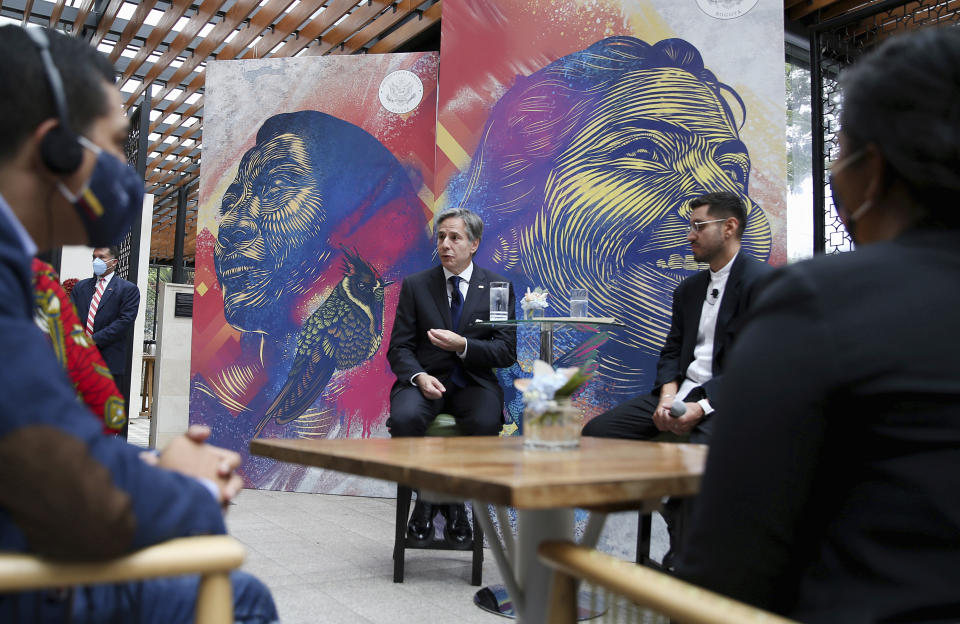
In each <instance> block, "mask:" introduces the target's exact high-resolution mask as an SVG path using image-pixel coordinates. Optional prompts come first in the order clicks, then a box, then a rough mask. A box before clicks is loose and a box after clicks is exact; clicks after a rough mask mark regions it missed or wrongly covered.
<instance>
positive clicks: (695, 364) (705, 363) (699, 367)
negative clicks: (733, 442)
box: [677, 254, 739, 414]
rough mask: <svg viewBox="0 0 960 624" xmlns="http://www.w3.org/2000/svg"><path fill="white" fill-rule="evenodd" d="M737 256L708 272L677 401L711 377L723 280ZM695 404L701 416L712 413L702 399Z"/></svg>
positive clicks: (725, 282)
mask: <svg viewBox="0 0 960 624" xmlns="http://www.w3.org/2000/svg"><path fill="white" fill-rule="evenodd" d="M737 255H739V254H737ZM737 255H734V256H733V258H731V259H730V261H729V262H727V263H726V264H725V265H723V266H722V267H720V269H719V270H717V271H713V270H711V271H710V283H709V284H708V285H707V296H706V298H705V299H704V300H703V307H702V308H701V309H700V324H699V325H698V327H697V342H696V345H695V346H694V348H693V361H692V362H690V366H688V367H687V370H686V376H685V378H684V380H683V383H682V384H681V385H680V389H679V390H677V396H678V397H679V398H681V399H682V398H683V397H685V396H687V394H689V392H690V391H691V390H693V389H694V388H696V387H697V386H702V385H703V384H705V383H707V382H708V381H710V379H712V378H713V339H714V336H715V335H716V333H717V316H718V314H719V313H720V305H721V304H722V302H723V294H724V291H725V289H726V286H727V279H728V278H729V277H730V268H731V267H732V266H733V263H734V261H736V259H737ZM714 293H716V295H714ZM698 403H699V404H700V407H702V408H703V411H704V413H706V414H709V413H711V412H713V407H712V406H711V405H710V402H709V401H707V400H706V399H701V400H700V401H698Z"/></svg>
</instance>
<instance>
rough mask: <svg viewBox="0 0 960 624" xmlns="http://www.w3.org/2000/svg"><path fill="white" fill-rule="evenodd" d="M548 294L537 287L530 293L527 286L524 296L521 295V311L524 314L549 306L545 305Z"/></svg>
mask: <svg viewBox="0 0 960 624" xmlns="http://www.w3.org/2000/svg"><path fill="white" fill-rule="evenodd" d="M548 294H549V293H548V292H547V291H545V290H543V289H541V288H539V287H538V288H535V289H534V290H533V291H531V290H530V287H529V286H528V287H527V292H526V294H525V295H523V299H521V300H520V309H522V310H523V312H524V314H526V313H527V312H529V311H530V310H543V309H544V308H546V307H548V306H549V305H550V304H549V303H547V295H548Z"/></svg>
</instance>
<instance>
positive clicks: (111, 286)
mask: <svg viewBox="0 0 960 624" xmlns="http://www.w3.org/2000/svg"><path fill="white" fill-rule="evenodd" d="M116 286H117V277H116V276H114V277H111V278H110V283H109V284H107V287H106V288H104V289H103V294H102V295H100V303H99V305H97V310H99V309H101V308H102V307H103V304H104V303H106V301H107V300H108V299H109V298H110V297H112V296H113V290H114V288H116Z"/></svg>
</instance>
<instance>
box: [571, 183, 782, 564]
mask: <svg viewBox="0 0 960 624" xmlns="http://www.w3.org/2000/svg"><path fill="white" fill-rule="evenodd" d="M690 211H691V212H690V226H689V228H688V230H687V241H688V242H689V243H690V248H691V250H692V252H693V259H694V260H696V261H697V262H706V263H708V264H709V265H710V267H709V269H707V270H704V271H699V272H698V273H695V274H694V275H691V276H690V277H688V278H687V279H685V280H684V281H682V282H681V283H680V285H679V286H677V288H676V290H675V291H674V292H673V312H672V317H671V322H670V333H669V334H667V339H666V342H665V343H664V345H663V349H662V350H661V351H660V360H659V361H658V362H657V378H656V385H655V386H654V388H653V389H652V390H651V391H650V393H649V394H644V395H641V396H638V397H634V398H633V399H630V400H629V401H626V402H625V403H621V404H620V405H618V406H617V407H615V408H613V409H611V410H609V411H607V412H605V413H603V414H600V415H599V416H597V417H595V418H594V419H593V420H591V421H590V422H589V423H587V424H586V426H585V427H584V428H583V435H585V436H596V437H602V438H630V439H635V440H649V439H650V438H653V437H654V436H656V435H657V434H659V433H660V432H661V431H667V432H671V433H674V434H677V435H686V434H689V435H690V441H691V442H696V443H701V444H706V443H707V442H709V439H710V431H711V429H712V427H713V421H714V419H715V418H716V416H714V412H715V410H716V409H720V410H722V409H723V406H722V405H720V406H717V405H715V404H714V401H715V397H716V389H717V387H718V386H719V385H720V383H721V380H722V373H723V362H724V359H725V357H726V355H727V354H728V353H729V351H730V348H731V347H732V346H733V342H734V340H735V339H736V336H737V334H738V333H739V331H740V328H741V325H742V322H743V320H744V317H745V314H746V311H747V309H748V308H749V306H750V303H751V302H752V301H753V300H754V299H755V298H756V295H757V293H758V291H759V288H758V285H759V284H760V283H761V282H762V281H763V279H762V278H763V277H764V276H766V275H768V274H769V273H770V272H771V270H772V267H770V265H768V264H766V263H764V262H761V261H759V260H756V259H754V258H751V257H749V256H747V255H746V254H742V253H740V239H741V236H742V235H743V230H744V228H745V227H746V224H747V213H746V208H745V206H744V205H743V201H742V200H741V199H740V198H739V197H738V196H737V195H735V194H733V193H727V192H720V193H708V194H706V195H702V196H700V197H698V198H696V199H694V200H692V201H691V202H690ZM675 401H682V402H683V407H682V408H681V409H682V410H683V411H684V414H683V415H682V416H680V417H676V418H675V417H673V416H671V415H670V408H671V407H672V406H673V404H674V402H675ZM679 407H680V406H678V408H679ZM688 514H689V506H686V508H683V507H681V505H680V503H679V502H678V501H676V500H675V499H671V502H670V503H668V505H667V507H666V508H665V509H664V519H665V520H666V521H667V527H668V529H669V530H670V549H671V550H670V552H669V553H668V554H667V556H665V557H664V565H665V566H666V567H670V566H671V563H672V559H673V557H674V556H675V554H676V551H677V547H678V545H679V540H680V538H679V536H680V533H681V531H682V529H681V528H680V527H681V525H682V519H683V517H684V516H686V515H688Z"/></svg>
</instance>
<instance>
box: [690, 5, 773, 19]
mask: <svg viewBox="0 0 960 624" xmlns="http://www.w3.org/2000/svg"><path fill="white" fill-rule="evenodd" d="M757 2H759V0H697V6H699V7H700V10H701V11H703V12H704V13H706V14H707V15H709V16H710V17H715V18H717V19H733V18H735V17H740V16H741V15H743V14H745V13H746V12H747V11H749V10H750V9H752V8H753V7H755V6H756V5H757Z"/></svg>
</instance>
